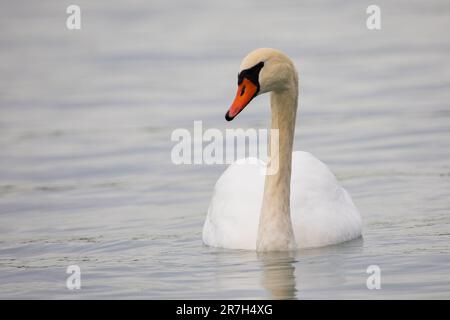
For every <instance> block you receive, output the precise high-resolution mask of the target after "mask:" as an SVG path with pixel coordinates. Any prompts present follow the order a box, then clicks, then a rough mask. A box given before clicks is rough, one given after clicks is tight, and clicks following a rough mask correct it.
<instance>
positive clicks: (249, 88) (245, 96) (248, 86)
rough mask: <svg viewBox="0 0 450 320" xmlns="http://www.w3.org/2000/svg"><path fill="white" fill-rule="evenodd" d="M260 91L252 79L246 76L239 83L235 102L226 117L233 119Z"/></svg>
mask: <svg viewBox="0 0 450 320" xmlns="http://www.w3.org/2000/svg"><path fill="white" fill-rule="evenodd" d="M257 93H258V87H257V86H256V85H255V84H254V83H253V82H251V81H250V80H248V79H246V78H244V79H243V80H242V82H241V83H240V84H239V85H238V89H237V93H236V97H235V98H234V101H233V104H232V105H231V107H230V109H228V112H227V114H226V115H225V119H227V121H231V120H233V119H234V117H236V116H237V115H238V114H239V112H241V111H242V110H244V108H245V107H246V106H247V105H248V104H249V102H250V101H252V99H253V98H254V97H255V96H256V94H257Z"/></svg>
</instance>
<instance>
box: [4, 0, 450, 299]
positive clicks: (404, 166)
mask: <svg viewBox="0 0 450 320" xmlns="http://www.w3.org/2000/svg"><path fill="white" fill-rule="evenodd" d="M69 4H72V3H71V2H69V1H45V2H29V1H22V0H20V1H14V2H9V3H6V2H4V1H3V2H1V3H0V298H8V299H16V298H32V299H43V298H48V299H80V298H86V299H98V298H138V299H163V298H168V299H174V298H191V299H201V298H213V299H216V298H225V299H228V298H230V299H231V298H243V299H250V298H251V299H253V298H254V299H261V298H294V299H310V298H324V299H330V298H342V299H350V298H358V299H369V298H373V299H385V298H387V299H394V298H399V299H407V298H426V299H428V298H438V299H440V298H450V198H449V196H450V194H449V193H450V163H449V159H450V106H449V101H450V90H449V88H450V65H449V56H450V39H449V36H448V30H450V5H449V4H448V2H447V1H427V2H422V1H396V2H395V4H394V3H392V2H388V1H378V2H377V4H378V5H379V6H380V7H381V9H382V30H380V31H369V30H367V28H366V24H365V20H366V17H367V15H366V13H365V10H366V7H367V5H369V3H367V4H366V3H362V2H356V1H355V2H354V3H353V4H352V3H348V2H343V1H342V2H341V1H314V2H305V3H298V1H277V2H273V1H245V2H244V1H239V2H237V3H234V2H229V1H228V2H223V3H219V2H212V1H189V2H186V3H185V2H181V1H179V2H172V1H132V2H125V1H108V2H107V3H106V2H98V1H96V2H92V1H84V0H80V1H78V2H77V4H78V5H80V7H81V9H82V30H80V31H69V30H67V29H66V28H65V19H66V16H67V15H66V14H65V9H66V7H67V6H68V5H69ZM258 47H275V48H279V49H281V50H283V51H285V52H286V53H287V54H288V55H289V56H291V57H292V59H293V60H294V61H295V63H296V65H297V67H298V69H299V72H300V86H301V89H300V92H301V98H300V108H299V115H298V119H297V131H296V139H295V148H296V149H301V150H307V151H310V152H311V153H313V154H314V155H315V156H316V157H318V158H319V159H321V160H322V161H324V162H325V163H327V164H328V165H329V167H330V168H331V169H332V171H333V172H334V173H335V174H336V175H337V177H338V178H339V179H340V181H341V183H342V184H343V185H344V186H345V188H347V190H348V191H349V192H350V194H351V195H352V197H353V200H354V202H355V203H356V205H357V206H358V208H359V209H360V211H361V215H362V217H363V220H364V231H363V239H358V240H355V241H352V242H349V243H345V244H342V245H337V246H332V247H326V248H321V249H312V250H302V251H299V252H297V253H295V254H292V255H286V254H269V255H257V254H256V253H254V252H246V251H233V250H223V249H215V248H209V247H205V246H204V245H203V244H202V242H201V229H202V224H203V221H204V218H205V215H206V210H207V207H208V203H209V199H210V197H211V193H212V189H213V186H214V183H215V181H216V180H217V178H218V177H219V176H220V174H221V173H222V172H223V170H224V169H225V168H226V167H225V166H221V165H215V166H207V165H185V166H175V165H173V164H172V162H171V161H170V151H171V148H172V147H173V145H174V144H175V143H174V142H172V141H171V140H170V135H171V133H172V131H173V130H174V129H176V128H187V129H189V130H190V131H192V130H193V123H194V121H195V120H202V121H203V126H204V128H212V127H214V128H219V129H220V130H225V129H226V128H238V127H242V128H257V129H259V128H266V127H267V126H268V124H269V116H270V114H269V107H268V104H269V101H268V97H267V96H262V97H258V98H256V99H255V100H254V101H253V102H252V105H251V106H249V107H248V108H246V110H245V112H243V113H242V114H241V115H240V116H239V118H237V119H236V120H235V121H233V122H232V123H226V122H225V120H224V114H225V112H226V110H227V108H228V106H229V103H230V102H231V100H232V98H233V97H234V94H235V86H236V74H237V71H238V66H239V63H240V60H241V59H242V57H243V56H244V55H245V54H246V53H247V52H249V51H251V50H253V49H255V48H258ZM72 264H76V265H79V266H80V268H81V272H82V289H81V290H74V291H70V290H68V289H66V283H65V281H66V278H67V276H68V275H67V274H66V268H67V267H68V266H69V265H72ZM370 265H378V266H379V267H380V268H381V274H382V282H381V286H382V288H381V289H380V290H368V289H367V287H366V279H367V277H368V274H367V273H366V269H367V267H368V266H370Z"/></svg>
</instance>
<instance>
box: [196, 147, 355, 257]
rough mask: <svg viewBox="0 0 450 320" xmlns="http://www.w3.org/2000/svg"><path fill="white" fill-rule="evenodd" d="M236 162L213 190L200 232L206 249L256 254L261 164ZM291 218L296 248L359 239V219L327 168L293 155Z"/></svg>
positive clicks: (304, 154)
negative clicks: (213, 248)
mask: <svg viewBox="0 0 450 320" xmlns="http://www.w3.org/2000/svg"><path fill="white" fill-rule="evenodd" d="M253 160H254V161H253V163H254V164H251V163H249V161H245V162H244V163H243V162H242V161H237V162H235V163H233V164H232V165H230V166H229V167H228V168H227V170H226V171H225V172H224V173H223V174H222V176H221V177H220V178H219V180H218V181H217V183H216V186H215V188H214V194H213V197H212V200H211V202H210V206H209V209H208V214H207V217H206V221H205V224H204V227H203V241H204V242H205V244H207V245H210V246H214V247H221V248H230V249H248V250H255V249H256V240H257V233H258V225H259V216H260V213H261V205H262V198H263V191H264V179H265V176H264V175H263V174H262V173H261V172H263V171H264V168H265V166H264V164H263V162H262V161H259V160H256V159H253ZM290 201H291V202H290V207H291V218H292V225H293V229H294V235H295V240H296V245H297V248H312V247H321V246H326V245H331V244H336V243H340V242H344V241H348V240H351V239H355V238H358V237H359V236H360V235H361V217H360V215H359V212H358V210H357V209H356V207H355V205H354V204H353V201H352V199H351V198H350V196H349V194H348V193H347V191H346V190H345V189H344V188H343V187H341V186H340V185H339V183H338V181H337V180H336V178H335V176H334V175H333V173H332V172H331V171H330V170H329V169H328V167H327V166H326V165H325V164H324V163H322V162H321V161H319V160H318V159H317V158H315V157H314V156H312V155H311V154H310V153H308V152H303V151H296V152H293V154H292V175H291V200H290Z"/></svg>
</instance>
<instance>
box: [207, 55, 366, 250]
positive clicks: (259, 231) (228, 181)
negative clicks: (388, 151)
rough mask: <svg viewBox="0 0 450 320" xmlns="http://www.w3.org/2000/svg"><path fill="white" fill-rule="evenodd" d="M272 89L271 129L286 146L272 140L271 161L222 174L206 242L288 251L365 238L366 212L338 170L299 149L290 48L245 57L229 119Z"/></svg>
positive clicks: (238, 165)
mask: <svg viewBox="0 0 450 320" xmlns="http://www.w3.org/2000/svg"><path fill="white" fill-rule="evenodd" d="M265 92H271V96H270V98H271V109H272V124H271V128H272V129H278V132H279V139H278V141H279V147H278V148H270V147H269V162H268V165H267V168H266V166H265V164H263V163H262V162H261V161H257V164H250V163H249V162H248V161H245V162H242V161H237V162H235V163H233V164H232V165H230V166H229V167H228V169H227V170H226V171H225V172H224V173H223V174H222V176H221V177H220V178H219V180H218V181H217V183H216V185H215V189H214V194H213V197H212V200H211V203H210V206H209V209H208V214H207V217H206V221H205V224H204V227H203V242H204V243H205V244H207V245H210V246H214V247H221V248H231V249H249V250H255V249H256V250H257V251H287V250H295V249H297V248H309V247H320V246H326V245H331V244H336V243H340V242H344V241H348V240H351V239H355V238H358V237H360V236H361V217H360V215H359V212H358V210H357V209H356V207H355V205H354V204H353V202H352V199H351V198H350V196H349V194H348V193H347V191H346V190H345V189H344V188H342V187H341V186H340V185H339V184H338V182H337V180H336V178H335V176H334V175H333V173H332V172H331V171H330V170H329V169H328V168H327V166H326V165H325V164H323V163H322V162H321V161H319V160H318V159H316V158H315V157H314V156H312V155H311V154H309V153H307V152H303V151H296V152H294V153H292V145H293V139H294V131H295V117H296V112H297V100H298V75H297V71H296V69H295V66H294V64H293V63H292V61H291V60H290V59H289V58H288V57H287V56H286V55H285V54H284V53H282V52H280V51H278V50H275V49H270V48H261V49H257V50H255V51H253V52H251V53H250V54H248V55H247V56H246V57H245V58H244V60H243V61H242V64H241V68H240V72H239V76H238V91H237V94H236V98H235V100H234V102H233V104H232V105H231V107H230V109H229V110H228V112H227V114H226V116H225V118H226V119H227V120H228V121H230V120H232V119H233V118H234V117H236V115H237V114H238V113H239V112H241V111H242V110H243V109H244V108H245V106H246V105H247V104H248V103H249V102H250V101H251V100H252V99H253V98H254V97H255V96H256V95H258V94H262V93H265ZM270 139H271V140H272V139H274V137H273V136H272V133H271V137H270ZM271 149H273V150H271ZM291 167H292V175H291ZM273 168H278V170H275V171H273V172H276V173H275V174H272V175H263V174H261V172H260V170H261V169H262V170H265V169H267V170H271V169H273Z"/></svg>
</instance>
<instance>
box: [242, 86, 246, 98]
mask: <svg viewBox="0 0 450 320" xmlns="http://www.w3.org/2000/svg"><path fill="white" fill-rule="evenodd" d="M244 93H245V86H242V90H241V97H242V96H243V94H244Z"/></svg>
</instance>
